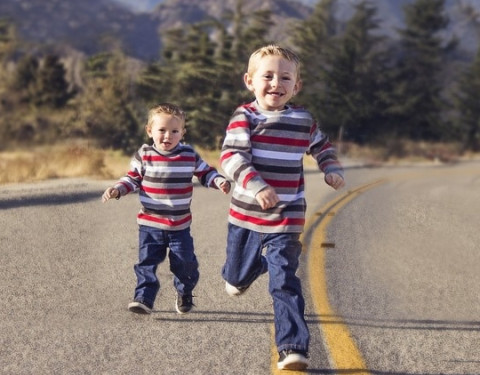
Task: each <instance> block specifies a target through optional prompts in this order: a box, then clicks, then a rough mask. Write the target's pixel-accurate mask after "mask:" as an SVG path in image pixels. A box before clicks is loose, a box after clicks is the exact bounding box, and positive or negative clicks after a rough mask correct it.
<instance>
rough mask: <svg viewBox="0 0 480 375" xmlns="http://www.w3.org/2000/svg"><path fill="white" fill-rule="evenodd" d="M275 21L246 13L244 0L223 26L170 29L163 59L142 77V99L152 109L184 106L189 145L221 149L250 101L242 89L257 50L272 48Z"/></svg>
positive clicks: (203, 24)
mask: <svg viewBox="0 0 480 375" xmlns="http://www.w3.org/2000/svg"><path fill="white" fill-rule="evenodd" d="M270 17H271V13H270V12H267V11H259V12H255V13H253V14H248V15H246V14H244V13H243V12H242V9H241V1H239V2H238V7H237V9H236V12H235V13H231V14H227V15H225V18H224V20H223V21H219V20H210V21H208V22H201V23H197V24H192V25H189V26H188V27H186V28H181V29H173V30H170V31H169V32H167V33H166V34H165V35H164V41H163V45H164V49H163V60H162V61H161V62H160V63H159V62H155V63H152V64H149V65H148V66H147V67H146V69H145V70H144V71H143V72H142V74H141V75H140V77H139V80H138V88H139V90H138V93H139V95H140V96H141V97H142V98H143V99H144V100H145V101H146V102H147V103H149V104H150V105H153V104H155V103H158V102H164V101H169V102H174V103H176V104H178V105H180V106H181V107H182V108H183V109H184V110H185V111H186V112H187V133H186V135H185V139H186V141H187V142H190V143H193V144H199V145H201V146H202V147H205V148H210V149H214V148H218V147H219V145H220V144H221V139H222V137H223V136H224V133H225V126H226V124H227V122H228V118H229V116H230V114H231V113H232V112H233V110H234V108H235V107H236V106H238V105H239V104H241V103H242V102H244V101H246V100H247V98H249V96H250V95H249V94H248V92H247V91H246V90H245V88H244V86H243V84H242V76H243V73H244V67H245V64H246V61H247V59H248V56H249V55H250V53H251V52H252V51H253V48H257V47H259V46H260V45H261V44H263V43H266V41H265V39H264V35H266V34H267V32H268V27H269V25H271V21H270ZM229 25H230V26H232V30H233V32H232V33H231V34H229V33H228V32H227V29H228V26H229Z"/></svg>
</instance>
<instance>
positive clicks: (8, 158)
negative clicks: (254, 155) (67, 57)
mask: <svg viewBox="0 0 480 375" xmlns="http://www.w3.org/2000/svg"><path fill="white" fill-rule="evenodd" d="M401 147H402V150H401V155H403V157H398V156H395V157H393V156H389V149H388V148H386V147H378V148H362V147H358V146H357V145H353V144H346V143H344V144H342V145H341V147H340V149H339V152H340V153H341V155H342V156H343V157H348V158H349V159H353V160H361V161H363V162H365V163H366V164H370V165H372V164H377V165H380V164H384V163H401V162H404V161H408V162H454V161H457V160H458V159H459V158H460V157H461V156H462V153H461V152H460V151H459V148H458V146H457V145H446V144H426V143H405V144H402V145H401ZM197 151H198V153H199V154H200V155H201V156H202V158H203V159H204V160H205V161H206V162H207V163H209V164H210V165H211V166H213V167H215V168H217V169H220V165H219V156H220V152H219V151H209V150H205V149H201V148H197ZM463 157H464V158H465V157H467V158H474V157H478V155H463ZM129 162H130V156H129V155H124V154H122V153H121V152H119V151H112V150H102V149H99V148H96V147H94V146H92V145H90V144H88V143H87V142H75V143H73V144H69V145H55V146H43V147H36V148H33V149H32V148H29V149H28V150H20V151H12V152H3V153H0V185H2V184H10V183H21V182H35V181H41V180H48V179H54V178H71V177H89V178H96V179H117V178H119V177H121V176H123V175H124V174H125V173H126V172H127V170H128V167H129ZM305 165H306V167H315V161H314V160H313V159H312V158H309V157H307V158H305Z"/></svg>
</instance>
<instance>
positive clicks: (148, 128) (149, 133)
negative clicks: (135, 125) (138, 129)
mask: <svg viewBox="0 0 480 375" xmlns="http://www.w3.org/2000/svg"><path fill="white" fill-rule="evenodd" d="M145 131H146V132H147V135H148V136H149V137H150V138H152V128H151V127H150V126H148V125H145Z"/></svg>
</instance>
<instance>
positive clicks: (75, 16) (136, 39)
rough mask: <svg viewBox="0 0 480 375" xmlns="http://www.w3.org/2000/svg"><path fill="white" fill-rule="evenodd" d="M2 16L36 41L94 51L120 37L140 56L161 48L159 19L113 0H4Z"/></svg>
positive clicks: (127, 48)
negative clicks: (132, 9) (133, 10)
mask: <svg viewBox="0 0 480 375" xmlns="http://www.w3.org/2000/svg"><path fill="white" fill-rule="evenodd" d="M0 18H7V19H10V20H13V22H14V23H15V24H16V25H17V28H18V31H19V35H20V36H21V38H22V39H24V40H25V41H27V42H30V43H31V44H33V45H35V44H43V45H55V46H59V45H66V46H68V47H72V48H74V49H76V50H78V51H81V52H84V53H86V54H87V55H90V54H94V53H97V52H99V51H102V50H106V49H108V48H109V44H112V39H116V40H118V41H120V44H121V46H122V47H123V48H124V49H125V50H126V51H127V53H129V54H131V55H132V56H135V57H138V58H140V59H147V58H151V57H152V56H158V52H159V50H160V43H159V38H158V35H157V27H158V25H157V23H156V21H154V20H153V19H152V17H151V16H150V15H148V14H145V15H144V14H141V15H137V14H134V13H132V12H131V11H130V10H128V9H126V8H125V7H123V6H120V5H118V4H117V3H116V2H114V1H111V0H82V1H63V0H1V1H0Z"/></svg>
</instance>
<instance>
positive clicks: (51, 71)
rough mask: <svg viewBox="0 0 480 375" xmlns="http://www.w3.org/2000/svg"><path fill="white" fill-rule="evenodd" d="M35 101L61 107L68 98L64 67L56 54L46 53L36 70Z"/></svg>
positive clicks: (39, 103) (38, 103) (48, 105)
mask: <svg viewBox="0 0 480 375" xmlns="http://www.w3.org/2000/svg"><path fill="white" fill-rule="evenodd" d="M38 73H39V74H38V79H37V90H36V91H37V92H36V95H35V102H36V104H37V105H45V106H47V107H52V108H60V107H63V106H64V105H65V104H66V103H67V101H68V99H69V98H70V95H69V92H68V83H67V80H66V78H65V73H66V71H65V67H64V65H63V63H62V62H61V61H60V59H59V58H58V56H56V55H47V56H46V57H45V59H44V62H43V65H42V67H41V69H40V70H39V72H38Z"/></svg>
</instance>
